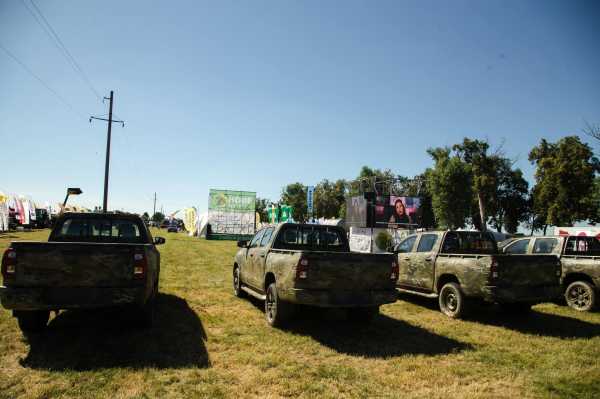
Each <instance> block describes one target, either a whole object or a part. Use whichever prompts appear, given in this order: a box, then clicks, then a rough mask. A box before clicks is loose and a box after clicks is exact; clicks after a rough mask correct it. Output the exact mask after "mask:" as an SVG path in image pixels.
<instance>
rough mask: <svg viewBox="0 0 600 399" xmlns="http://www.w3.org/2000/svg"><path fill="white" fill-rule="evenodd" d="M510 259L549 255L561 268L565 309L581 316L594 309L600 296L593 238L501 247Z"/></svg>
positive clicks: (598, 247) (533, 240) (599, 257)
mask: <svg viewBox="0 0 600 399" xmlns="http://www.w3.org/2000/svg"><path fill="white" fill-rule="evenodd" d="M501 246H502V251H503V252H504V253H506V254H512V255H524V254H526V255H537V254H552V255H555V256H557V257H558V258H559V259H560V263H561V266H562V277H561V283H562V292H563V293H564V297H565V301H566V302H567V305H569V306H570V307H572V308H573V309H575V310H579V311H582V312H585V311H589V310H592V309H594V307H596V305H597V300H596V296H597V295H598V294H600V241H599V240H598V238H596V237H585V236H569V237H556V236H555V237H524V238H518V239H511V240H507V241H503V242H502V243H501Z"/></svg>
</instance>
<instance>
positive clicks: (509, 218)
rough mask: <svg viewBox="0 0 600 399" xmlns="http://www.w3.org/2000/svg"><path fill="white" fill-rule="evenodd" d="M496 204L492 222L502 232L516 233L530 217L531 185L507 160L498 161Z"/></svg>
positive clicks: (491, 218) (491, 217)
mask: <svg viewBox="0 0 600 399" xmlns="http://www.w3.org/2000/svg"><path fill="white" fill-rule="evenodd" d="M496 161H497V164H496V183H497V187H496V195H495V199H496V203H495V205H494V206H493V207H492V210H493V211H492V212H491V214H490V222H491V224H492V226H494V228H495V229H496V230H497V231H498V232H501V231H502V228H503V227H504V229H505V230H506V232H508V233H512V234H514V233H516V232H517V229H518V227H519V224H520V223H521V222H525V221H527V220H528V216H529V195H528V194H529V183H527V180H525V179H524V178H523V172H521V170H520V169H512V162H511V161H510V160H509V159H507V158H502V157H497V159H496Z"/></svg>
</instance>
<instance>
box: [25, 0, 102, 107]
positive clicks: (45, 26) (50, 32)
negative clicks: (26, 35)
mask: <svg viewBox="0 0 600 399" xmlns="http://www.w3.org/2000/svg"><path fill="white" fill-rule="evenodd" d="M21 2H22V3H23V6H24V7H25V8H26V9H27V11H28V12H29V14H31V16H32V17H33V18H34V19H35V21H36V22H37V23H38V25H39V26H40V27H41V28H42V30H43V31H44V32H45V33H46V35H47V36H48V37H49V38H50V41H52V43H53V44H54V46H55V47H56V48H57V49H58V50H59V52H60V53H61V54H62V56H63V57H64V58H65V59H66V60H67V63H68V64H69V65H70V66H71V68H73V71H75V73H76V74H77V75H79V77H80V78H81V79H82V80H83V82H84V83H85V84H86V85H87V86H88V88H89V89H90V90H91V91H92V93H93V94H94V96H96V98H97V99H98V100H99V101H102V96H101V95H100V94H99V93H98V90H96V88H95V87H94V85H93V84H92V82H91V81H90V79H89V78H88V76H87V74H86V73H85V72H84V71H83V68H81V66H80V65H79V63H78V62H77V61H76V60H75V57H73V55H72V54H71V52H70V51H69V50H68V49H67V47H66V46H65V44H64V43H63V41H62V40H61V39H60V37H59V36H58V34H57V33H56V31H55V30H54V29H53V28H52V25H50V23H49V22H48V20H47V19H46V17H45V16H44V14H43V13H42V11H41V10H40V9H39V7H38V6H37V5H36V4H35V2H34V1H33V0H30V2H31V5H32V6H33V8H34V9H35V11H36V12H37V14H38V15H39V17H38V15H36V13H35V12H34V11H33V10H32V9H31V8H29V6H28V5H27V3H26V2H25V0H21ZM40 17H41V20H40ZM42 21H43V22H42Z"/></svg>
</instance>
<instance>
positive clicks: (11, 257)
mask: <svg viewBox="0 0 600 399" xmlns="http://www.w3.org/2000/svg"><path fill="white" fill-rule="evenodd" d="M16 272H17V251H15V249H14V248H8V249H7V250H6V251H4V255H3V256H2V276H3V277H4V278H10V277H13V276H14V275H15V274H16Z"/></svg>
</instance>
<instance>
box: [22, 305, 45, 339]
mask: <svg viewBox="0 0 600 399" xmlns="http://www.w3.org/2000/svg"><path fill="white" fill-rule="evenodd" d="M16 317H17V321H18V322H19V328H20V329H21V331H23V332H24V333H32V332H40V331H43V330H44V329H45V328H46V325H47V324H48V319H49V318H50V311H49V310H27V311H19V312H18V313H17V314H16Z"/></svg>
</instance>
